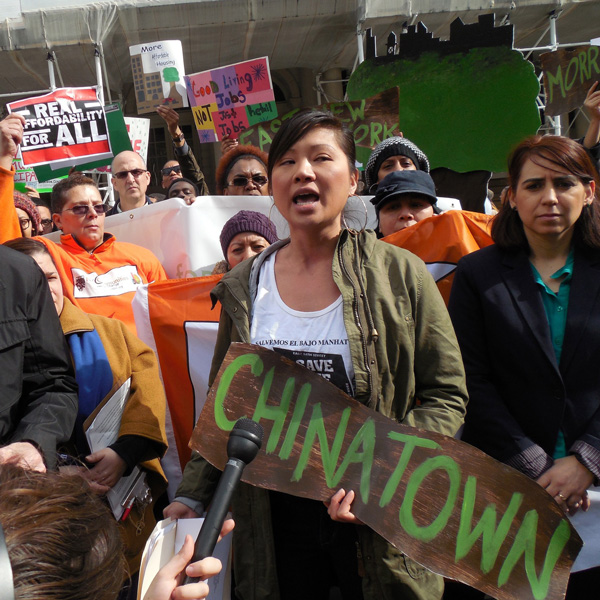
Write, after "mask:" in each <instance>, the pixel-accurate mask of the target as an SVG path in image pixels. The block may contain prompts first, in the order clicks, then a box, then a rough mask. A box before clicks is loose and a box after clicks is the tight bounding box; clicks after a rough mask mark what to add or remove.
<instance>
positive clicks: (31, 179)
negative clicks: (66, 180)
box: [13, 158, 62, 194]
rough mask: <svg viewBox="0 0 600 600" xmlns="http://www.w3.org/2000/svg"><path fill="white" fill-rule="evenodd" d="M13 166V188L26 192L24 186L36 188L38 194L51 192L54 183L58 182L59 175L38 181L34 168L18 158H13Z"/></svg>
mask: <svg viewBox="0 0 600 600" xmlns="http://www.w3.org/2000/svg"><path fill="white" fill-rule="evenodd" d="M13 168H14V170H15V190H17V191H19V192H23V193H24V194H27V192H28V191H27V189H25V186H28V187H31V188H34V189H36V190H37V191H38V192H39V193H40V194H41V193H43V192H51V191H52V188H53V187H54V184H55V183H58V181H60V179H62V178H61V177H57V178H55V179H50V180H48V181H43V182H40V181H38V178H37V177H36V175H35V170H34V169H30V168H29V167H26V166H25V165H24V164H23V161H22V160H21V159H20V158H15V159H14V160H13Z"/></svg>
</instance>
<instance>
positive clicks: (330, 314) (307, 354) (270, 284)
mask: <svg viewBox="0 0 600 600" xmlns="http://www.w3.org/2000/svg"><path fill="white" fill-rule="evenodd" d="M276 255H277V252H274V253H273V254H271V255H270V256H269V257H268V258H267V259H266V260H265V261H264V262H263V264H262V265H261V268H260V277H259V287H258V293H257V295H256V299H255V302H254V314H253V317H252V323H251V326H250V339H251V342H252V343H253V344H258V345H259V346H264V347H266V348H271V349H272V350H275V351H277V352H279V353H280V354H283V355H284V356H286V357H287V358H289V359H291V360H293V361H295V362H296V363H298V364H300V365H303V366H304V367H306V368H307V369H310V370H311V371H314V372H315V373H318V374H319V375H321V376H322V377H324V378H325V379H327V380H329V381H331V383H333V384H334V385H336V386H337V387H338V388H340V389H341V390H343V391H344V392H346V393H347V394H348V395H350V396H353V395H354V368H353V366H352V359H351V356H350V346H349V344H348V334H347V333H346V327H345V325H344V315H343V306H342V297H341V296H340V297H339V298H338V299H337V300H335V301H334V302H333V303H332V304H330V305H329V306H327V307H326V308H324V309H322V310H317V311H313V312H302V311H298V310H294V309H292V308H290V307H289V306H287V305H286V304H285V303H284V302H283V300H282V299H281V296H280V295H279V291H278V289H277V282H276V281H275V256H276Z"/></svg>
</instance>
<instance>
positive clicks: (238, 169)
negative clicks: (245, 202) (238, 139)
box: [215, 145, 269, 196]
mask: <svg viewBox="0 0 600 600" xmlns="http://www.w3.org/2000/svg"><path fill="white" fill-rule="evenodd" d="M267 160H268V156H267V153H266V152H263V151H262V150H260V149H259V148H257V147H256V146H251V145H247V146H242V145H239V146H236V147H235V148H233V149H232V150H230V151H229V152H227V154H224V155H223V156H222V157H221V160H220V161H219V164H218V165H217V171H216V174H215V177H216V180H217V194H218V195H220V196H268V195H269V188H268V186H267V183H268V181H269V179H268V177H267Z"/></svg>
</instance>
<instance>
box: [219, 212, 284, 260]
mask: <svg viewBox="0 0 600 600" xmlns="http://www.w3.org/2000/svg"><path fill="white" fill-rule="evenodd" d="M246 231H251V232H252V233H256V234H258V235H262V237H264V238H265V240H267V242H269V244H274V243H275V242H276V241H277V240H278V239H279V238H278V237H277V230H276V229H275V225H274V223H273V221H271V219H269V218H268V217H267V216H265V215H263V214H262V213H259V212H255V211H253V210H240V212H238V213H236V214H235V215H233V217H231V219H229V221H227V223H225V225H224V226H223V229H222V231H221V236H220V237H219V240H220V241H221V248H222V249H223V256H224V257H225V258H227V248H229V244H230V243H231V240H232V239H233V238H234V237H235V236H236V235H237V234H238V233H244V232H246Z"/></svg>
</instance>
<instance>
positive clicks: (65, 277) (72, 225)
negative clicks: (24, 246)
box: [39, 173, 167, 333]
mask: <svg viewBox="0 0 600 600" xmlns="http://www.w3.org/2000/svg"><path fill="white" fill-rule="evenodd" d="M51 210H52V219H53V220H54V223H55V225H56V226H57V228H58V229H60V230H61V232H62V235H61V237H60V243H58V244H57V243H55V242H52V241H50V240H48V239H46V238H44V237H42V238H39V239H40V241H41V242H43V243H44V244H45V245H46V246H47V248H48V250H49V251H50V254H51V255H52V258H53V260H54V262H55V263H56V267H57V269H58V272H59V275H60V279H61V281H62V284H63V287H64V290H65V295H66V297H67V298H69V300H70V301H71V302H73V304H75V305H76V306H78V307H79V308H81V309H82V310H84V311H85V312H88V313H94V314H100V315H105V316H107V317H113V318H117V319H120V320H121V321H123V322H124V323H125V324H126V325H128V326H129V328H130V329H131V330H132V331H133V332H134V333H135V332H136V329H135V320H134V318H133V310H132V308H131V301H132V300H133V296H134V294H135V291H136V289H137V287H138V286H140V285H143V284H144V283H152V282H153V281H162V280H164V279H167V275H166V273H165V271H164V269H163V268H162V265H161V264H160V262H159V261H158V259H157V258H156V256H154V254H152V252H150V250H146V248H142V247H141V246H136V245H135V244H128V243H126V242H118V241H117V240H116V239H115V237H114V236H113V235H112V234H110V233H105V232H104V218H105V214H106V212H107V210H108V207H107V205H106V204H103V203H102V197H101V196H100V191H99V190H98V188H97V187H96V184H95V183H94V181H93V179H90V178H89V177H86V176H85V175H82V174H81V173H74V174H73V175H71V176H70V177H69V178H68V179H64V180H62V181H60V182H59V183H57V184H56V185H55V186H54V189H53V190H52V199H51Z"/></svg>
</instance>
